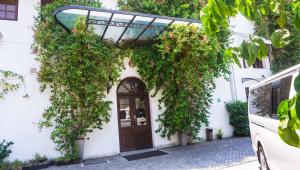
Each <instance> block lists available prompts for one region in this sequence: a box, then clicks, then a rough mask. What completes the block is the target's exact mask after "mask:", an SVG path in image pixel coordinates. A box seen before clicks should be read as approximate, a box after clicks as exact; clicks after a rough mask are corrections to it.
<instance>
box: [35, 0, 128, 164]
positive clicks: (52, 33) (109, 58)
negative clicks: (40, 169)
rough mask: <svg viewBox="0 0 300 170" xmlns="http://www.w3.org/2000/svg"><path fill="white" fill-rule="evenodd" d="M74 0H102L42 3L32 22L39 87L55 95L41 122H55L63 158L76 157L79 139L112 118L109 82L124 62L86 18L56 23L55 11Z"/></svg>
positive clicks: (54, 137) (94, 1)
mask: <svg viewBox="0 0 300 170" xmlns="http://www.w3.org/2000/svg"><path fill="white" fill-rule="evenodd" d="M71 4H72V5H75V4H77V5H86V6H91V7H100V6H101V4H100V3H99V2H98V1H97V0H92V1H76V0H56V1H54V2H52V3H49V4H48V5H46V6H43V7H42V8H41V9H39V10H40V13H39V15H38V17H37V18H36V21H35V22H36V24H35V28H34V29H35V30H34V32H35V42H34V51H35V53H37V55H38V58H37V59H38V60H39V62H40V63H41V67H40V70H39V73H38V79H39V82H40V83H41V90H42V91H50V95H51V96H50V101H51V106H50V107H49V108H47V109H46V110H45V112H44V113H43V115H42V119H41V122H40V127H41V128H44V127H53V128H54V130H53V131H52V133H51V138H52V140H53V141H54V142H55V143H56V144H57V149H58V150H59V151H61V152H62V154H63V155H64V157H62V158H61V159H62V160H63V161H70V160H74V159H77V158H78V156H79V155H78V148H77V145H76V141H77V140H79V139H82V138H85V136H86V135H87V134H88V133H90V132H92V131H93V130H95V129H101V128H102V127H103V124H104V123H107V122H109V119H110V104H111V102H110V101H107V100H106V99H105V98H106V91H107V84H108V82H109V81H110V80H117V79H118V77H119V71H120V69H121V68H122V66H120V65H121V63H122V60H121V59H120V58H119V56H118V49H117V48H115V47H114V46H112V45H109V44H105V43H103V42H102V41H101V40H100V38H98V37H97V35H96V34H95V33H94V32H93V31H89V30H87V28H86V21H85V19H83V18H78V19H77V21H76V22H75V25H74V29H73V30H72V32H71V33H69V32H66V31H65V30H64V29H63V28H62V27H61V26H60V25H59V24H57V22H56V21H55V20H54V17H53V12H54V11H55V10H56V9H58V8H59V7H61V6H64V5H71Z"/></svg>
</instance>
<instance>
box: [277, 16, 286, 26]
mask: <svg viewBox="0 0 300 170" xmlns="http://www.w3.org/2000/svg"><path fill="white" fill-rule="evenodd" d="M276 22H277V24H278V25H279V27H280V28H283V27H284V26H285V23H286V15H285V14H283V13H282V14H281V15H280V16H279V17H278V18H277V20H276Z"/></svg>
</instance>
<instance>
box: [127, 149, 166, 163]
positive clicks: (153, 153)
mask: <svg viewBox="0 0 300 170" xmlns="http://www.w3.org/2000/svg"><path fill="white" fill-rule="evenodd" d="M166 154H168V153H166V152H163V151H160V150H155V151H149V152H144V153H138V154H133V155H127V156H123V157H124V158H125V159H127V160H128V161H134V160H139V159H145V158H150V157H155V156H161V155H166Z"/></svg>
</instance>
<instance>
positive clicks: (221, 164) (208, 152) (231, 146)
mask: <svg viewBox="0 0 300 170" xmlns="http://www.w3.org/2000/svg"><path fill="white" fill-rule="evenodd" d="M161 150H162V151H165V152H168V153H169V154H167V155H163V156H157V157H152V158H147V159H141V160H135V161H127V160H125V159H124V158H123V157H121V156H120V155H116V156H112V157H107V158H106V159H107V160H108V161H109V163H105V164H100V165H91V166H85V167H82V166H81V165H79V164H78V165H70V166H64V167H55V166H54V167H50V168H48V169H49V170H102V169H103V170H121V169H122V170H123V169H125V170H133V169H137V170H146V169H153V170H154V169H155V170H160V169H162V170H198V169H205V170H212V169H215V170H219V169H222V170H239V169H242V170H247V169H249V170H256V169H257V170H258V169H259V168H258V163H257V161H256V160H257V158H256V156H255V154H254V152H253V150H252V147H251V140H250V138H227V139H223V140H217V141H213V142H203V143H200V144H194V145H189V146H185V147H180V146H176V147H170V148H164V149H161Z"/></svg>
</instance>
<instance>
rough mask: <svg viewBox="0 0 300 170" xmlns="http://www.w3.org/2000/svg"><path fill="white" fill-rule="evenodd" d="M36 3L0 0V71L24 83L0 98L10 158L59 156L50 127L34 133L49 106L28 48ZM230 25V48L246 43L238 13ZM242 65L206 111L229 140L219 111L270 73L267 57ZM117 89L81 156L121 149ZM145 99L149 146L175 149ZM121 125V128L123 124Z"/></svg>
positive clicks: (0, 129) (131, 71) (0, 133)
mask: <svg viewBox="0 0 300 170" xmlns="http://www.w3.org/2000/svg"><path fill="white" fill-rule="evenodd" d="M103 2H104V6H106V7H107V8H112V9H115V8H116V0H114V1H112V0H103ZM14 4H15V5H14ZM39 4H40V0H31V1H28V0H9V1H8V0H0V69H3V70H10V71H13V72H16V73H18V74H21V75H22V76H24V79H25V86H22V87H21V88H20V89H19V90H18V91H15V92H11V93H9V94H8V95H6V96H5V99H4V100H0V140H2V139H6V140H9V141H13V142H14V145H13V146H12V147H11V149H12V151H13V152H12V154H11V155H10V157H9V160H14V159H19V160H29V159H32V158H33V155H34V154H35V153H40V154H45V155H47V156H48V157H49V158H55V157H58V156H60V153H59V152H57V151H56V150H55V144H54V143H53V142H52V141H51V139H50V133H51V129H44V130H42V131H39V129H38V127H37V124H38V122H39V120H40V118H41V114H42V113H43V111H44V109H46V108H47V107H48V106H49V105H50V102H49V94H47V93H41V92H40V90H39V82H38V81H37V74H36V70H38V68H39V63H38V62H37V61H35V58H36V56H35V55H34V54H32V50H31V44H32V43H33V31H32V26H33V21H34V16H36V14H37V11H36V9H35V6H36V5H39ZM231 25H232V29H233V31H234V35H233V46H237V45H239V44H240V43H241V42H242V41H243V40H244V39H247V36H248V34H251V33H252V32H253V24H252V23H249V22H248V21H246V20H245V19H244V18H243V17H242V16H241V15H238V16H237V17H235V18H232V19H231ZM241 62H243V61H241ZM124 65H125V70H123V71H122V73H121V77H120V79H121V80H123V79H125V78H128V77H134V78H137V79H140V76H139V75H138V73H137V70H136V68H132V67H130V66H129V64H128V59H125V60H124ZM245 67H246V68H239V67H238V66H235V65H234V66H232V74H231V76H230V80H229V81H226V80H225V79H223V78H219V79H217V80H216V82H217V88H216V90H215V93H214V103H213V104H212V106H211V109H210V112H211V115H210V118H209V122H210V127H212V128H213V129H219V128H221V129H222V130H223V132H224V136H225V137H229V136H232V132H233V129H232V127H231V126H230V125H229V114H228V113H227V111H226V109H225V107H224V102H227V101H231V100H234V99H240V100H246V88H247V87H249V86H250V85H252V84H254V83H256V81H255V80H251V79H256V80H260V79H262V78H263V77H268V76H270V74H271V72H270V69H269V67H270V66H269V62H268V59H265V60H264V61H263V62H262V64H261V63H259V62H258V63H257V64H256V67H262V68H253V67H252V66H251V67H249V66H246V65H245ZM245 78H246V79H245ZM245 80H249V81H245ZM244 81H245V82H244ZM117 87H118V85H114V86H113V87H112V88H111V90H110V92H109V94H108V96H107V99H108V100H110V101H112V102H113V104H112V110H111V119H110V122H109V123H108V124H106V125H105V126H104V128H103V129H102V130H101V131H99V130H95V131H94V132H93V133H91V134H90V135H89V140H86V141H85V150H84V158H92V157H102V156H108V155H115V154H119V153H120V151H121V149H120V140H119V134H120V131H119V123H118V122H119V121H118V107H117V102H118V101H117ZM24 94H28V95H29V98H24V97H22V96H23V95H24ZM148 98H149V118H150V120H151V121H149V122H151V124H150V125H149V126H150V127H151V131H150V136H151V143H149V147H154V148H160V147H167V146H172V145H177V144H178V139H177V136H173V137H172V138H171V140H168V139H166V138H162V137H160V135H159V134H157V133H155V130H156V129H157V128H158V123H157V122H156V121H155V120H156V119H157V117H158V115H159V114H160V113H161V111H160V110H159V109H158V100H157V98H155V97H154V98H153V97H150V96H149V97H148ZM119 102H120V103H121V104H124V105H126V102H128V101H126V100H123V101H120V100H119ZM122 102H123V103H122ZM146 103H147V102H146ZM124 108H125V107H124ZM123 110H124V109H123ZM121 124H122V123H121ZM122 125H124V126H126V122H125V123H124V124H122ZM199 136H200V137H203V138H204V139H205V129H203V130H201V132H200V133H199Z"/></svg>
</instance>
